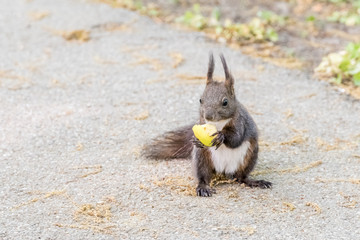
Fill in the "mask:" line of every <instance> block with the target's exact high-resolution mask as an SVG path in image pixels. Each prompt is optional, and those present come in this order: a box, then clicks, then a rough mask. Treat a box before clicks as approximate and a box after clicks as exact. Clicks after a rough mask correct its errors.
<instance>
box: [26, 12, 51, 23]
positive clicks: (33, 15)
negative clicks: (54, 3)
mask: <svg viewBox="0 0 360 240" xmlns="http://www.w3.org/2000/svg"><path fill="white" fill-rule="evenodd" d="M49 15H50V13H49V12H41V11H34V12H30V13H29V16H30V18H31V19H32V20H35V21H39V20H41V19H44V18H46V17H47V16H49Z"/></svg>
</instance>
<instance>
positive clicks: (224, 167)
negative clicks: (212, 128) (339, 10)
mask: <svg viewBox="0 0 360 240" xmlns="http://www.w3.org/2000/svg"><path fill="white" fill-rule="evenodd" d="M249 147H250V142H249V141H246V142H243V143H242V144H241V145H240V146H239V147H237V148H228V147H226V146H225V144H222V145H221V146H220V147H219V148H218V149H217V150H215V147H212V148H210V152H211V158H212V161H213V164H214V167H215V170H216V172H217V173H226V174H233V173H235V172H236V170H238V169H239V167H240V166H241V165H243V164H244V158H245V156H246V153H247V151H248V148H249Z"/></svg>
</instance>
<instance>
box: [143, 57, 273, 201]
mask: <svg viewBox="0 0 360 240" xmlns="http://www.w3.org/2000/svg"><path fill="white" fill-rule="evenodd" d="M220 58H221V62H222V65H223V68H224V71H225V82H218V81H214V79H213V73H214V68H215V63H214V56H213V54H212V53H210V54H209V63H208V71H207V80H206V87H205V90H204V92H203V94H202V96H201V98H200V119H199V122H200V124H205V123H209V124H212V125H215V126H216V129H217V132H216V133H215V134H214V136H215V137H214V139H213V141H212V147H206V146H204V145H203V144H202V143H201V142H200V141H199V140H198V139H197V138H196V137H195V136H194V134H193V131H192V126H193V125H188V126H185V127H182V128H179V129H177V130H174V131H170V132H167V133H165V134H164V135H163V136H159V137H158V138H155V139H154V140H153V141H152V143H150V144H149V145H147V146H146V147H145V148H144V152H143V153H144V155H145V157H147V158H151V159H176V158H190V157H192V160H193V166H194V168H195V169H194V170H195V173H196V178H197V180H198V185H197V188H196V194H197V195H198V196H201V197H210V196H212V194H213V193H215V190H214V189H212V188H210V182H211V179H212V177H213V174H214V173H220V174H225V175H226V176H227V177H229V178H232V179H234V178H235V179H236V181H237V182H239V183H244V184H245V185H246V186H249V187H251V188H253V187H259V188H271V186H272V183H271V182H268V181H265V180H253V179H250V178H248V176H249V174H250V172H251V171H252V170H253V169H254V167H255V164H256V161H257V158H258V151H259V145H258V130H257V126H256V124H255V122H254V120H253V118H252V117H251V116H250V114H249V112H248V111H247V110H246V108H245V107H244V106H243V105H242V104H241V103H240V102H239V101H238V100H237V99H236V96H235V91H234V78H233V76H232V74H231V73H230V71H229V69H228V66H227V64H226V60H225V58H224V56H223V54H220Z"/></svg>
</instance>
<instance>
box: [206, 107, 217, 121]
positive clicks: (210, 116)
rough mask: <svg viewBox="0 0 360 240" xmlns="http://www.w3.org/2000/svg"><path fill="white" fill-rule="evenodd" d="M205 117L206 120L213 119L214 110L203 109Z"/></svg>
mask: <svg viewBox="0 0 360 240" xmlns="http://www.w3.org/2000/svg"><path fill="white" fill-rule="evenodd" d="M205 119H206V120H208V121H213V120H214V119H215V113H214V111H211V110H207V111H205Z"/></svg>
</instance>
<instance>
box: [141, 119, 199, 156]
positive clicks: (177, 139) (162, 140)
mask: <svg viewBox="0 0 360 240" xmlns="http://www.w3.org/2000/svg"><path fill="white" fill-rule="evenodd" d="M192 136H193V132H192V125H191V126H186V127H182V128H179V129H176V130H174V131H170V132H166V133H164V135H163V136H158V137H157V138H155V139H153V140H152V141H151V143H150V144H148V145H146V146H145V148H144V150H143V155H144V156H145V157H147V158H151V159H174V158H189V157H190V156H191V152H192V149H193V144H192V143H191V138H192Z"/></svg>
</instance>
